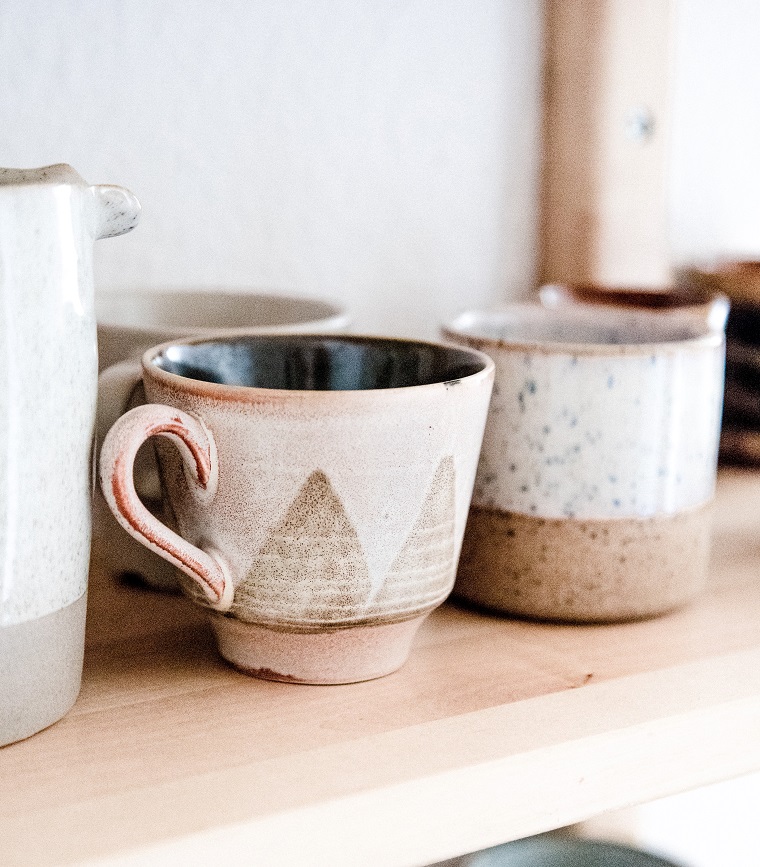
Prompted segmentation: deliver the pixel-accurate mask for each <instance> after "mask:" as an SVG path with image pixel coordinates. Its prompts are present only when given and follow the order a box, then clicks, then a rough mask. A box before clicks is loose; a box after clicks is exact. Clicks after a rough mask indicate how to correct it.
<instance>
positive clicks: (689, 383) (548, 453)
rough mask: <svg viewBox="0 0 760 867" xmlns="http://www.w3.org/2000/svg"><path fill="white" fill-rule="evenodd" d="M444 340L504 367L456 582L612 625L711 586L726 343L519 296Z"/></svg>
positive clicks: (549, 614)
mask: <svg viewBox="0 0 760 867" xmlns="http://www.w3.org/2000/svg"><path fill="white" fill-rule="evenodd" d="M445 334H446V335H447V336H448V337H450V338H452V339H455V340H457V341H458V342H460V343H466V344H468V345H470V346H473V347H476V348H479V349H481V350H483V351H487V352H488V353H489V354H490V355H491V357H492V358H493V359H494V362H495V364H496V381H495V385H494V394H493V400H492V403H491V408H490V412H489V418H488V423H487V426H486V433H485V436H484V440H483V450H482V453H481V458H480V464H479V467H478V477H477V480H476V484H475V491H474V494H473V508H472V511H471V513H470V519H469V524H468V529H467V541H466V544H465V548H464V550H463V556H462V560H461V563H460V568H459V575H458V579H457V585H456V592H457V593H458V594H459V595H460V596H461V597H463V598H465V599H467V600H469V601H472V602H475V603H478V604H481V605H485V606H488V607H491V608H495V609H498V610H501V611H507V612H512V613H517V614H522V615H527V616H532V617H540V618H548V619H558V620H572V621H595V620H596V621H600V620H601V621H609V620H626V619H633V618H638V617H645V616H651V615H654V614H658V613H661V612H663V611H667V610H669V609H672V608H675V607H677V606H679V605H682V604H683V603H684V602H686V601H687V600H689V599H691V598H693V597H694V596H695V595H696V594H697V593H698V592H699V591H700V590H701V589H702V588H703V586H704V582H705V578H706V570H707V562H708V554H709V545H708V540H709V535H710V509H709V504H710V502H711V500H712V497H713V491H714V485H715V469H716V461H717V447H718V433H719V426H720V410H721V398H722V391H723V363H724V352H725V346H724V338H723V334H722V332H713V331H711V330H710V329H709V328H708V326H707V325H706V324H705V322H704V321H701V320H700V321H698V320H687V321H685V322H674V321H673V320H671V319H669V318H668V317H662V316H660V315H659V314H657V313H654V312H650V313H644V312H642V311H635V312H633V313H631V314H627V313H626V312H624V311H621V310H614V311H613V310H604V309H601V308H593V309H592V308H589V307H588V306H587V305H578V306H575V305H572V306H567V307H564V306H563V307H558V308H556V309H553V310H551V309H550V310H547V309H542V308H541V307H539V306H534V305H513V306H512V307H508V308H505V309H503V310H501V311H498V312H493V313H487V312H482V313H469V314H463V315H462V316H461V317H460V318H459V319H458V320H457V321H455V322H454V323H453V324H452V326H450V327H449V328H448V329H446V330H445Z"/></svg>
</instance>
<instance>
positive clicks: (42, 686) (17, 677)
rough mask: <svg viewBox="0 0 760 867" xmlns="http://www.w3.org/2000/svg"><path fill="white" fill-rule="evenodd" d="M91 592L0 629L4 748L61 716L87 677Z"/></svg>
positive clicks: (0, 706)
mask: <svg viewBox="0 0 760 867" xmlns="http://www.w3.org/2000/svg"><path fill="white" fill-rule="evenodd" d="M86 611H87V594H85V595H84V596H81V597H80V598H79V599H78V600H77V601H76V602H74V603H72V604H71V605H67V606H66V608H62V609H61V610H60V611H56V612H54V613H53V614H48V615H46V616H45V617H39V618H37V619H36V620H29V621H27V622H26V623H19V624H14V625H13V626H4V627H0V746H5V745H6V744H10V743H13V741H18V740H21V739H22V738H27V737H29V736H30V735H33V734H35V732H38V731H40V730H41V729H44V728H46V727H47V726H49V725H52V723H54V722H56V721H57V720H59V719H60V718H61V717H62V716H63V715H64V714H65V713H66V711H68V710H69V708H70V707H71V706H72V705H73V704H74V702H75V701H76V697H77V695H78V694H79V686H80V683H81V679H82V657H83V654H84V625H85V614H86Z"/></svg>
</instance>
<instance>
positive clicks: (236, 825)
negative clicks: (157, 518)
mask: <svg viewBox="0 0 760 867" xmlns="http://www.w3.org/2000/svg"><path fill="white" fill-rule="evenodd" d="M759 530H760V476H756V475H753V474H751V473H747V472H740V471H725V472H722V473H721V475H720V478H719V484H718V498H717V508H716V516H715V534H714V544H713V567H712V574H711V583H710V589H709V592H708V593H707V594H706V595H705V596H704V597H703V598H701V599H700V600H699V601H698V602H696V603H695V604H693V605H691V606H690V607H688V608H687V609H685V610H683V611H680V612H677V613H674V614H671V615H668V616H666V617H663V618H660V619H658V620H653V621H649V622H642V623H631V624H625V625H616V626H589V627H578V626H557V625H547V624H538V623H529V622H525V621H519V620H511V619H507V618H499V617H494V616H488V615H485V614H481V613H477V612H475V611H472V610H468V609H465V608H460V607H457V606H456V605H452V604H449V605H445V606H443V607H442V608H441V609H440V610H439V611H437V612H436V613H435V614H434V615H433V616H432V617H431V618H430V619H429V621H428V622H427V623H426V625H425V626H424V627H423V630H422V632H421V634H420V636H419V638H418V640H417V643H416V646H415V649H414V651H413V654H412V657H411V659H410V660H409V662H408V663H407V664H406V666H405V667H404V668H403V669H402V670H401V671H399V672H397V673H396V674H394V675H391V676H389V677H386V678H382V679H380V680H376V681H372V682H369V683H364V684H357V685H351V686H337V687H316V686H315V687H308V686H298V685H291V684H279V683H267V682H264V681H259V680H255V679H252V678H249V677H247V676H245V675H243V674H240V673H238V672H236V671H234V670H232V669H231V668H229V667H228V666H226V665H225V664H224V663H223V662H221V661H220V660H219V658H218V657H217V655H216V652H215V650H214V646H213V642H212V639H211V636H210V633H209V630H208V628H207V626H206V623H205V621H204V619H203V615H202V613H201V612H199V611H198V610H197V609H194V608H192V607H191V606H190V605H189V604H188V603H186V602H185V601H184V600H182V599H180V598H177V597H168V596H164V595H161V594H158V593H152V592H148V591H145V590H140V589H137V588H130V587H126V586H121V585H116V584H114V583H113V582H111V581H109V580H107V579H106V578H105V577H104V576H103V575H102V574H100V573H99V572H98V570H97V567H94V568H93V575H92V579H91V589H90V613H89V623H88V648H87V654H86V658H85V674H84V681H83V686H82V692H81V695H80V698H79V700H78V702H77V703H76V705H75V707H74V708H73V710H72V711H71V712H70V713H69V714H68V716H67V717H66V718H65V719H64V720H62V721H61V722H60V723H58V724H56V725H54V726H52V727H51V728H49V729H47V730H46V731H44V732H42V733H40V734H38V735H36V736H35V737H33V738H30V739H29V740H27V741H24V742H22V743H18V744H14V745H11V746H9V747H6V748H4V749H0V861H1V862H2V863H3V864H4V865H11V864H13V865H16V864H19V865H21V864H34V865H39V864H61V863H64V864H68V863H108V864H150V865H155V864H182V865H189V864H204V865H206V864H211V863H250V864H262V865H278V864H287V865H296V864H299V865H302V864H303V865H305V864H308V865H322V864H324V865H328V864H329V865H331V867H332V865H341V864H345V865H356V864H362V865H382V867H391V865H422V864H429V863H432V862H434V861H437V860H442V859H444V858H448V857H452V856H454V855H457V854H461V853H464V852H467V851H473V850H476V849H480V848H483V847H486V846H490V845H495V844H497V843H501V842H504V841H506V840H508V839H514V838H517V837H522V836H526V835H528V834H533V833H537V832H540V831H545V830H549V829H551V828H555V827H559V826H561V825H565V824H569V823H572V822H576V821H580V820H582V819H584V818H588V817H590V816H592V815H594V814H597V813H600V812H602V811H605V810H609V809H615V808H618V807H622V806H626V805H629V804H633V803H637V802H642V801H645V800H651V799H653V798H657V797H660V796H664V795H668V794H671V793H674V792H677V791H680V790H684V789H687V788H691V787H694V786H698V785H701V784H705V783H709V782H713V781H717V780H720V779H725V778H728V777H731V776H735V775H738V774H741V773H744V772H749V771H753V770H757V769H760V580H758V573H759V572H760V532H758V531H759Z"/></svg>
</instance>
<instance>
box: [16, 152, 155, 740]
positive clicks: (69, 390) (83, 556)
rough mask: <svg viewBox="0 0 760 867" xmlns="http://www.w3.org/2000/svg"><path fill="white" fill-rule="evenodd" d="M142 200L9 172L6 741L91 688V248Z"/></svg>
mask: <svg viewBox="0 0 760 867" xmlns="http://www.w3.org/2000/svg"><path fill="white" fill-rule="evenodd" d="M139 211H140V206H139V204H138V203H137V200H136V199H135V198H134V196H132V194H131V193H129V192H128V191H126V190H123V189H121V188H120V187H112V186H90V185H88V184H87V183H86V182H85V181H84V180H83V179H82V178H81V177H80V176H79V175H78V174H77V173H76V172H75V171H74V170H73V169H72V168H71V167H70V166H66V165H55V166H47V167H45V168H41V169H0V347H2V352H0V381H2V387H0V705H1V707H0V744H4V743H6V742H8V741H10V740H16V739H17V738H19V737H24V736H27V735H30V734H33V733H34V732H36V731H37V730H39V729H40V728H41V727H42V726H44V725H49V724H50V723H52V722H54V721H55V720H56V719H58V718H59V717H60V716H61V715H62V714H63V713H64V712H65V711H66V710H67V709H68V707H69V706H70V705H71V703H72V702H73V701H74V698H75V697H76V694H77V691H78V689H79V680H80V677H81V670H82V647H83V642H84V605H85V602H84V600H85V594H86V590H87V569H88V561H89V553H90V533H91V511H90V509H91V494H92V472H91V469H92V447H93V433H94V424H95V399H96V386H97V346H96V335H95V314H94V307H93V283H92V244H93V241H94V240H95V239H97V238H107V237H111V236H113V235H119V234H121V233H123V232H127V231H129V230H130V229H131V228H133V227H134V226H135V224H136V223H137V220H138V216H139Z"/></svg>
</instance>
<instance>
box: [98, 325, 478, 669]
mask: <svg viewBox="0 0 760 867" xmlns="http://www.w3.org/2000/svg"><path fill="white" fill-rule="evenodd" d="M142 365H143V381H144V385H145V392H146V395H147V398H148V400H149V401H150V403H149V404H148V405H144V406H140V407H137V408H135V409H133V410H131V411H130V412H129V413H127V414H126V415H124V416H123V417H122V418H121V419H120V420H119V421H118V422H117V423H116V424H115V425H114V427H113V428H112V429H111V431H110V432H109V434H108V436H107V437H106V440H105V443H104V445H103V450H102V452H101V465H100V475H101V485H102V490H103V493H104V496H105V498H106V500H107V502H108V504H109V506H110V507H111V509H112V510H113V512H114V514H115V515H116V517H117V519H118V520H119V522H120V523H121V525H122V526H123V527H124V528H125V529H126V530H127V532H129V533H130V534H131V535H132V536H134V538H136V539H138V540H139V541H141V542H142V543H143V544H144V545H146V546H147V547H149V548H150V549H151V550H152V551H154V552H155V553H157V554H159V555H161V556H162V557H164V558H165V559H166V560H168V561H169V562H171V563H172V564H174V565H176V566H178V567H179V568H180V569H181V570H182V573H183V575H184V576H186V578H185V582H184V587H183V589H185V590H186V592H188V593H189V594H190V595H191V596H192V597H193V598H194V599H195V600H196V601H197V602H199V603H200V604H202V605H205V606H206V607H207V608H208V609H209V611H210V615H211V623H212V626H213V628H214V631H215V633H216V637H217V640H218V644H219V649H220V651H221V653H222V655H223V656H224V657H225V658H226V659H228V660H229V661H230V662H232V663H233V664H234V665H236V666H237V667H238V668H240V669H242V670H244V671H247V672H249V673H251V674H254V675H258V676H260V677H264V678H270V679H275V680H286V681H296V682H303V683H344V682H350V681H358V680H366V679H369V678H373V677H378V676H380V675H383V674H387V673H389V672H391V671H394V670H395V669H397V668H398V667H399V666H400V665H401V664H402V663H403V662H404V660H405V659H406V657H407V655H408V653H409V649H410V645H411V642H412V639H413V637H414V635H415V633H416V632H417V629H418V628H419V626H420V624H421V623H422V621H423V620H424V619H425V617H427V615H428V614H429V613H430V612H431V611H432V610H433V609H434V608H435V607H436V606H438V605H440V603H441V602H442V601H443V600H444V599H445V598H446V597H447V596H448V594H449V593H450V591H451V588H452V586H453V583H454V576H455V572H456V564H457V560H458V558H459V551H460V547H461V542H462V535H463V533H464V527H465V522H466V519H467V511H468V508H469V504H470V497H471V493H472V486H473V483H474V479H475V470H476V466H477V460H478V453H479V450H480V444H481V440H482V436H483V428H484V425H485V419H486V414H487V410H488V402H489V397H490V394H491V387H492V381H493V362H492V361H491V360H490V359H489V358H488V357H487V356H485V355H483V354H482V353H479V352H477V351H473V350H471V349H465V348H459V347H450V346H446V345H443V344H436V343H423V342H415V341H406V340H391V339H385V338H370V337H349V336H340V335H333V336H329V335H325V336H316V337H311V336H270V337H263V336H256V335H251V334H250V333H240V334H237V335H223V336H220V337H218V338H204V339H198V338H195V339H192V340H185V341H180V342H176V343H170V344H164V345H163V346H161V347H158V348H156V349H152V350H149V351H148V352H146V353H145V355H144V356H143V359H142ZM153 435H158V436H159V439H158V440H157V451H158V456H159V466H160V468H161V474H162V480H163V484H164V488H165V491H166V494H167V497H166V501H167V503H168V505H169V508H170V512H171V515H170V520H169V523H170V524H171V525H172V526H173V527H174V528H176V530H177V532H174V531H173V530H172V529H170V528H169V527H168V526H166V525H165V524H163V523H161V522H160V521H159V520H157V518H156V517H154V516H153V515H152V514H151V513H150V512H148V511H147V509H145V507H144V506H143V505H142V504H141V502H140V501H139V499H138V498H137V496H136V494H135V490H134V485H133V482H132V466H133V460H134V456H135V454H136V453H137V450H138V448H139V447H140V445H141V444H142V443H143V442H144V441H145V439H146V438H147V437H149V436H153Z"/></svg>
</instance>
